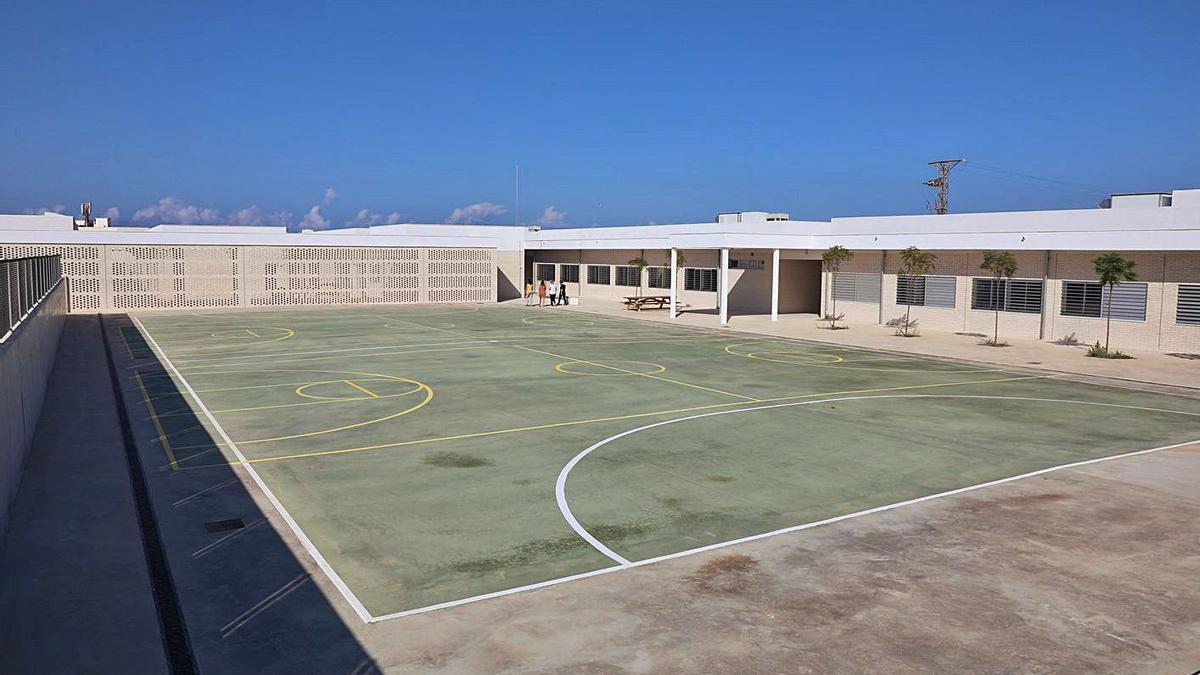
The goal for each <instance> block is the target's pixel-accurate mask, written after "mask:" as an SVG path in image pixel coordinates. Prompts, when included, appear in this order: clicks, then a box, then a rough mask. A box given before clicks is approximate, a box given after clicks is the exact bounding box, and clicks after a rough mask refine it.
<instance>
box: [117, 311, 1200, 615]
mask: <svg viewBox="0 0 1200 675" xmlns="http://www.w3.org/2000/svg"><path fill="white" fill-rule="evenodd" d="M620 318H623V317H620ZM627 320H629V321H633V320H634V319H627ZM133 321H134V322H135V323H136V324H138V327H139V328H141V330H142V331H143V333H145V335H146V337H147V340H148V342H149V343H150V344H151V346H152V347H153V348H154V349H155V351H157V352H158V353H159V355H160V356H161V357H162V359H163V362H164V363H165V364H167V366H168V367H169V368H170V369H171V371H172V372H174V373H175V375H176V377H178V378H179V380H180V382H181V383H182V384H183V385H184V387H185V388H186V390H187V391H188V392H189V394H190V395H191V396H192V398H193V399H194V400H195V401H196V402H197V404H198V405H199V406H200V408H201V410H202V411H203V412H204V414H205V416H206V417H208V419H209V420H210V421H211V422H212V423H213V425H214V426H215V428H216V430H217V432H218V433H219V434H220V435H221V437H222V438H223V439H225V441H226V442H227V443H228V444H229V446H230V447H231V449H232V450H233V451H234V453H235V455H236V456H237V458H238V460H239V462H240V463H241V465H242V466H243V467H245V469H246V470H247V472H248V473H249V474H250V476H251V477H252V478H253V479H254V481H255V483H257V484H258V486H259V488H260V489H261V490H262V491H263V494H264V495H265V496H266V497H267V499H268V500H269V501H270V502H271V504H272V505H273V506H274V507H275V509H276V510H277V511H278V512H279V513H280V515H281V516H282V517H283V518H284V520H285V521H286V522H287V523H288V526H289V527H290V528H291V529H292V532H293V533H294V534H295V535H296V537H297V539H298V540H299V541H300V543H301V544H302V545H303V546H304V548H305V549H306V550H307V551H308V553H309V554H310V555H311V556H312V557H313V559H314V560H315V561H316V562H317V564H318V566H320V567H321V569H322V571H324V572H325V574H326V576H328V577H329V579H330V581H331V582H332V583H333V585H334V586H335V587H336V588H337V589H338V591H339V592H340V593H341V594H342V597H344V598H345V599H346V601H347V602H348V603H349V604H350V606H351V607H352V608H353V609H354V611H355V613H356V614H357V615H358V616H359V618H360V619H362V620H363V621H364V622H367V623H376V622H381V621H388V620H392V619H399V618H403V617H407V616H413V615H416V614H423V613H426V612H432V611H435V610H439V609H446V608H450V607H457V606H460V605H465V604H469V603H474V602H479V601H483V600H490V599H493V598H499V597H503V596H506V595H513V594H516V593H522V592H525V591H532V590H537V589H540V588H546V587H549V586H556V585H558V584H563V583H566V582H569V581H576V580H580V579H586V578H589V577H594V576H598V575H602V574H607V573H609V572H618V571H621V570H626V569H632V568H636V567H642V566H645V565H650V564H654V563H657V562H661V561H664V560H670V559H674V558H681V557H685V556H690V555H695V554H697V553H703V552H706V551H711V550H715V549H719V548H723V547H726V546H733V545H736V544H741V543H746V542H750V541H755V540H758V539H765V538H768V537H774V536H779V535H782V534H787V533H790V532H797V531H801V530H806V529H810V528H814V527H819V526H821V525H828V524H831V523H836V522H839V521H843V520H849V519H852V518H859V517H862V516H866V515H871V514H874V513H881V512H884V511H890V510H892V509H897V508H901V507H904V506H910V505H913V504H918V503H921V502H926V501H930V500H933V499H939V498H942V497H949V496H953V495H957V494H962V493H965V492H971V491H974V490H980V489H983V488H987V487H992V486H995V485H1000V484H1003V483H1008V482H1012V481H1017V480H1022V479H1024V478H1030V477H1033V476H1039V475H1043V474H1046V473H1050V472H1053V471H1060V470H1063V469H1070V468H1074V467H1078V466H1084V465H1088V464H1095V463H1099V462H1106V461H1110V460H1115V459H1124V458H1127V457H1134V456H1137V455H1144V454H1148V453H1152V452H1159V451H1162V450H1170V449H1172V448H1179V447H1184V446H1187V445H1193V444H1196V443H1200V439H1196V440H1192V441H1186V442H1183V443H1175V444H1172V445H1164V446H1160V447H1157V448H1150V449H1147V450H1136V451H1133V452H1127V453H1122V454H1118V455H1110V456H1108V457H1100V458H1096V459H1089V460H1083V461H1080V462H1073V463H1070V464H1062V465H1059V466H1053V467H1049V468H1045V469H1039V470H1037V471H1032V472H1029V473H1025V474H1020V475H1017V476H1010V477H1008V478H1001V479H998V480H993V481H989V482H986V483H979V484H977V485H971V486H967V487H962V488H957V489H953V490H948V491H945V492H939V493H936V494H932V495H926V496H924V497H917V498H915V499H909V500H906V501H902V502H896V503H894V504H887V505H884V506H878V507H874V508H871V509H866V510H863V511H856V512H854V513H848V514H844V515H840V516H835V517H833V518H827V519H825V520H819V521H815V522H811V523H805V524H802V525H794V526H791V527H787V528H783V529H779V530H773V531H771V532H764V533H761V534H755V535H750V536H748V537H742V538H740V539H733V540H730V541H724V542H718V543H715V544H709V545H707V546H702V547H698V548H693V549H687V550H684V551H678V552H675V553H669V554H666V555H662V556H657V557H654V558H647V559H644V560H638V561H636V562H629V561H627V560H625V559H624V558H621V560H625V564H618V565H614V566H611V567H603V568H600V569H596V570H591V571H588V572H582V573H579V574H573V575H569V576H565V577H559V578H555V579H549V580H546V581H541V582H537V583H534V584H527V585H524V586H517V587H514V588H508V589H503V590H499V591H494V592H491V593H485V594H481V595H474V596H469V597H466V598H460V599H457V600H450V601H447V602H442V603H437V604H434V605H428V606H426V607H418V608H414V609H409V610H405V611H401V612H394V613H390V614H384V615H380V616H372V615H371V614H370V613H369V612H368V611H367V610H366V608H365V607H364V606H363V605H362V603H361V602H360V601H359V600H358V598H357V597H356V596H355V595H354V593H353V592H352V591H351V590H350V589H349V587H348V586H346V584H345V582H344V581H342V579H341V577H339V576H338V575H337V573H336V572H335V571H334V570H333V568H332V567H331V566H330V565H329V563H328V561H326V560H325V558H324V556H322V555H321V553H320V552H319V551H318V550H317V548H316V546H315V545H314V544H313V543H312V541H311V540H310V539H309V538H308V537H307V535H305V534H304V532H303V531H302V530H301V529H300V527H299V525H298V524H297V523H296V521H295V520H294V519H293V518H292V516H291V515H290V514H289V513H288V512H287V510H286V509H285V508H284V506H283V504H282V503H280V502H279V500H278V498H277V497H275V495H274V493H272V492H271V490H270V489H269V488H268V487H267V485H266V483H265V482H264V481H263V479H262V477H261V476H259V475H258V472H257V471H255V470H254V467H253V466H252V465H250V464H249V463H248V462H247V460H246V458H245V456H244V455H243V454H242V453H241V451H240V450H239V449H238V448H237V446H236V445H235V444H234V443H233V441H232V439H230V438H229V436H228V434H226V433H225V431H224V429H223V428H221V426H220V424H218V423H217V421H216V419H214V418H213V416H212V414H211V413H210V412H209V411H208V409H207V407H206V406H205V405H204V403H203V401H201V400H200V398H199V397H198V396H197V395H196V394H195V390H194V389H192V387H191V385H190V383H188V381H187V380H186V379H185V378H184V377H183V375H182V374H180V373H179V371H178V369H176V368H175V366H174V364H172V363H171V361H170V359H168V358H167V356H166V354H165V353H164V352H163V351H162V348H161V347H160V346H159V345H158V343H157V342H156V341H155V340H154V338H153V336H151V335H150V333H149V331H147V330H146V329H145V327H144V326H143V325H142V324H141V322H140V321H138V319H137V318H136V317H133ZM698 332H708V331H707V330H706V329H698ZM440 344H444V343H440ZM858 398H1004V399H1015V400H1030V401H1044V402H1061V403H1080V404H1088V405H1098V406H1108V407H1116V408H1129V409H1134V410H1146V411H1155V412H1164V413H1175V414H1184V415H1197V416H1200V413H1191V412H1185V411H1179V410H1166V409H1159V408H1149V407H1139V406H1127V405H1120V404H1112V403H1100V402H1095V401H1073V400H1065V399H1039V398H1024V397H1011V396H1009V397H997V396H982V395H978V396H936V395H916V394H912V395H891V396H859V397H847V398H839V399H823V400H819V401H803V402H800V403H804V404H809V403H820V402H822V401H825V402H828V401H838V400H853V399H858ZM788 405H797V403H785V404H775V405H768V406H752V407H749V408H742V409H738V410H736V411H719V412H721V413H725V414H728V413H730V412H741V411H745V410H758V409H762V408H777V407H784V406H788ZM711 414H713V413H708V414H705V415H694V416H690V417H684V418H679V419H676V420H668V421H667V422H660V423H657V424H652V425H647V426H645V427H641V428H639V429H634V430H631V431H629V432H624V433H622V434H620V435H618V436H615V437H612V438H610V439H607V440H606V441H601V443H600V444H597V445H596V446H594V447H593V448H590V449H589V450H585V451H584V452H589V451H590V450H593V449H595V447H599V446H600V445H602V444H603V443H606V442H609V441H611V440H615V439H616V438H618V437H620V436H624V435H627V434H629V433H634V432H636V431H641V430H643V429H648V428H652V427H656V426H661V425H663V424H668V423H672V422H679V421H683V420H686V419H692V418H694V417H705V416H708V415H711ZM579 459H582V458H581V457H580V458H579ZM574 462H575V460H574V459H573V460H572V464H571V466H573V463H574ZM560 477H561V474H560ZM563 484H564V485H565V478H563ZM556 487H557V486H556ZM556 493H557V489H556ZM556 496H557V494H556ZM564 498H565V496H564ZM560 506H561V503H560ZM572 517H573V516H572ZM576 522H577V521H576ZM588 536H591V535H590V533H589V535H588ZM592 539H594V537H592ZM589 543H591V541H589ZM601 546H603V544H601ZM605 548H607V547H605ZM610 551H611V549H610ZM601 552H602V553H603V551H601ZM614 555H616V554H615V553H614ZM617 557H618V558H620V556H617Z"/></svg>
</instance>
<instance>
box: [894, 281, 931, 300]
mask: <svg viewBox="0 0 1200 675" xmlns="http://www.w3.org/2000/svg"><path fill="white" fill-rule="evenodd" d="M896 304H897V305H918V306H919V305H924V304H925V277H906V276H904V275H900V276H898V277H896Z"/></svg>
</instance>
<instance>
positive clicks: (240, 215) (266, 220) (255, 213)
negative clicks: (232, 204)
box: [225, 206, 292, 226]
mask: <svg viewBox="0 0 1200 675" xmlns="http://www.w3.org/2000/svg"><path fill="white" fill-rule="evenodd" d="M225 220H226V221H227V222H228V223H229V224H230V225H284V226H287V225H291V224H292V212H291V211H275V212H273V213H268V212H266V211H263V210H262V209H260V208H258V206H249V207H247V208H244V209H242V210H241V211H234V212H233V213H230V214H229V216H228V217H227V218H226V219H225Z"/></svg>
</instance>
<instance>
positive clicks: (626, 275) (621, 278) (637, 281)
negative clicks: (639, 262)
mask: <svg viewBox="0 0 1200 675" xmlns="http://www.w3.org/2000/svg"><path fill="white" fill-rule="evenodd" d="M617 285H618V286H641V285H642V275H641V271H640V270H639V269H638V268H636V267H630V266H629V265H617Z"/></svg>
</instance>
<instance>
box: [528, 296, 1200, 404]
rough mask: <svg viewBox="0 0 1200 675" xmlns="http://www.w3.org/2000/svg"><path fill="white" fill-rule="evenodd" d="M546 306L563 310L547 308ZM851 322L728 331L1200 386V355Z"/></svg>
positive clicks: (803, 317) (771, 324) (612, 309)
mask: <svg viewBox="0 0 1200 675" xmlns="http://www.w3.org/2000/svg"><path fill="white" fill-rule="evenodd" d="M568 309H569V311H581V312H590V313H597V314H607V315H611V316H619V317H624V318H628V319H635V320H637V319H641V320H645V321H659V322H670V321H671V318H670V316H669V315H668V313H667V311H666V310H662V311H645V312H631V311H628V310H626V309H624V308H623V307H621V306H620V305H619V304H617V303H616V302H613V301H607V302H606V301H592V302H590V303H589V302H588V301H587V300H581V302H580V304H578V305H573V306H571V307H569V308H568ZM545 311H562V310H560V309H558V308H554V309H551V308H545ZM675 322H676V323H677V324H681V325H687V326H698V327H703V328H720V324H719V323H718V319H717V316H716V315H715V314H712V313H703V312H684V313H683V314H681V315H679V317H678V318H677V319H675ZM849 325H850V328H849V329H848V330H837V331H831V330H829V329H826V328H818V327H817V315H815V314H781V315H780V316H779V321H771V317H770V316H769V315H748V316H735V317H731V318H730V320H729V328H728V329H727V330H730V331H741V332H747V333H756V334H760V335H777V336H781V337H789V338H799V339H803V340H813V341H817V342H828V343H833V344H839V345H848V346H853V347H866V348H870V349H881V350H890V351H898V352H905V353H910V354H921V355H924V356H940V357H944V358H952V359H964V360H969V361H977V362H983V363H991V364H996V365H1002V366H1013V367H1025V368H1028V367H1030V366H1032V367H1035V368H1039V369H1042V370H1050V371H1055V372H1063V373H1073V374H1077V375H1085V376H1091V377H1103V378H1113V379H1120V380H1130V381H1133V382H1141V383H1151V384H1160V385H1167V386H1172V387H1185V388H1189V389H1196V390H1198V391H1200V360H1194V361H1193V360H1188V359H1183V358H1179V357H1176V356H1168V355H1167V354H1165V353H1162V352H1152V351H1141V350H1124V349H1123V351H1127V352H1128V353H1129V354H1130V355H1131V356H1134V357H1135V358H1134V359H1130V360H1113V359H1094V358H1088V357H1087V356H1086V355H1085V353H1084V352H1085V351H1086V347H1085V346H1064V345H1056V344H1054V343H1052V342H1044V341H1041V340H1028V339H1020V338H1006V337H1005V336H1004V335H1003V334H1001V336H1000V339H1001V340H1002V341H1007V342H1008V343H1009V346H1008V347H1003V348H996V347H987V346H984V345H980V344H979V340H980V338H979V337H976V336H972V335H960V334H957V333H952V332H946V331H936V330H925V329H922V330H921V335H920V337H916V338H902V337H897V336H896V335H894V334H893V331H892V329H891V328H889V327H887V326H880V325H877V324H861V323H854V322H851V323H850V324H849ZM1114 347H1115V348H1121V345H1119V344H1118V345H1114ZM1196 351H1198V352H1200V345H1196Z"/></svg>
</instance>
